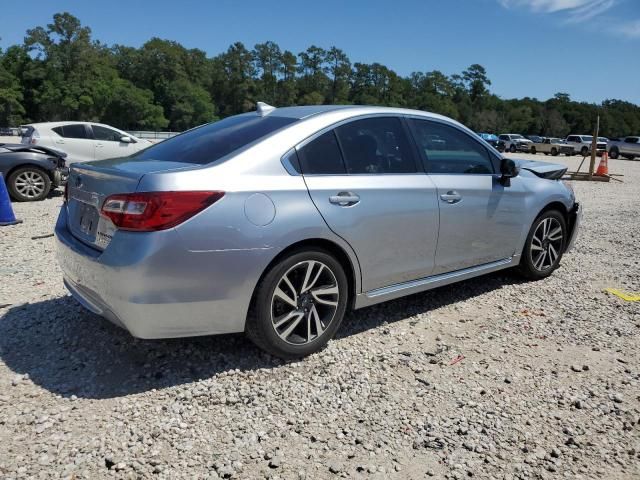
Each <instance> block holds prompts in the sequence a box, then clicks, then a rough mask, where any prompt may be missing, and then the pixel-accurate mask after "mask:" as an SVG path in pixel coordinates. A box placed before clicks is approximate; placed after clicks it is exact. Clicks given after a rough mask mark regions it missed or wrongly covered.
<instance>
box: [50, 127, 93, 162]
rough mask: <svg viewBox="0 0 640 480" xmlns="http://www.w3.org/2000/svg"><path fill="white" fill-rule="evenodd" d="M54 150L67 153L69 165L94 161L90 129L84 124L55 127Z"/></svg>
mask: <svg viewBox="0 0 640 480" xmlns="http://www.w3.org/2000/svg"><path fill="white" fill-rule="evenodd" d="M51 130H53V132H55V136H52V141H53V143H54V144H53V145H51V146H52V147H53V148H55V149H57V150H62V151H63V152H66V153H67V158H66V162H67V164H70V163H75V162H88V161H90V160H94V155H93V140H91V138H90V137H91V132H90V130H89V127H88V126H87V125H86V124H84V123H74V124H69V125H62V126H60V127H54V128H52V129H51Z"/></svg>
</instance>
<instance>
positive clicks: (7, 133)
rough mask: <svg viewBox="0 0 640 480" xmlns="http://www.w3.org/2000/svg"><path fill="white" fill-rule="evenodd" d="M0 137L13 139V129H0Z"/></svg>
mask: <svg viewBox="0 0 640 480" xmlns="http://www.w3.org/2000/svg"><path fill="white" fill-rule="evenodd" d="M0 136H3V137H13V129H11V128H7V127H2V128H0Z"/></svg>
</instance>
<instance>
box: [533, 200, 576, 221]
mask: <svg viewBox="0 0 640 480" xmlns="http://www.w3.org/2000/svg"><path fill="white" fill-rule="evenodd" d="M549 210H558V211H559V212H560V213H561V214H562V216H563V217H564V219H565V221H567V220H568V215H569V210H568V209H567V206H566V205H565V204H564V203H562V202H559V201H557V200H556V201H553V202H550V203H547V204H546V205H545V206H544V207H543V208H542V210H540V211H539V212H538V214H537V215H536V218H538V217H539V216H540V215H542V214H543V213H545V212H548V211H549Z"/></svg>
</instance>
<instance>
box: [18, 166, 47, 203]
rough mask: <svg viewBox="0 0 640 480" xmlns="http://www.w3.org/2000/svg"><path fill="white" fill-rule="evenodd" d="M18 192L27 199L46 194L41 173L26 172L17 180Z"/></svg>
mask: <svg viewBox="0 0 640 480" xmlns="http://www.w3.org/2000/svg"><path fill="white" fill-rule="evenodd" d="M14 184H15V189H16V191H17V192H18V193H19V194H20V195H22V196H24V197H25V198H30V199H31V198H37V197H39V196H40V195H42V194H43V193H44V190H45V188H46V187H45V185H46V183H45V180H44V177H43V176H42V174H41V173H38V172H34V171H32V170H26V171H24V172H22V173H20V174H19V175H18V176H17V177H16V179H15V182H14Z"/></svg>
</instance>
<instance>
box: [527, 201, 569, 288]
mask: <svg viewBox="0 0 640 480" xmlns="http://www.w3.org/2000/svg"><path fill="white" fill-rule="evenodd" d="M566 242H567V223H566V221H565V218H564V216H563V215H562V213H560V212H559V211H557V210H548V211H546V212H543V213H542V214H540V215H539V216H538V217H537V218H536V219H535V221H534V222H533V225H531V229H530V230H529V234H528V235H527V240H526V241H525V243H524V249H523V250H522V256H521V258H520V266H519V271H520V273H521V274H522V275H523V276H524V277H526V278H528V279H530V280H541V279H543V278H547V277H548V276H549V275H551V274H552V273H553V271H554V270H555V269H556V268H558V266H559V265H560V260H561V259H562V254H563V253H564V249H565V247H566Z"/></svg>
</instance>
